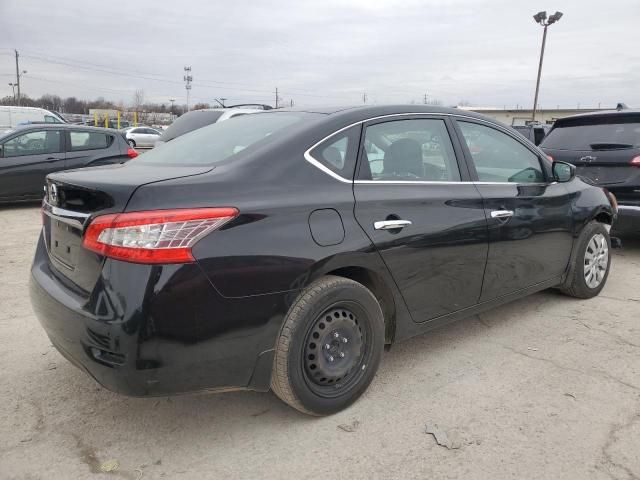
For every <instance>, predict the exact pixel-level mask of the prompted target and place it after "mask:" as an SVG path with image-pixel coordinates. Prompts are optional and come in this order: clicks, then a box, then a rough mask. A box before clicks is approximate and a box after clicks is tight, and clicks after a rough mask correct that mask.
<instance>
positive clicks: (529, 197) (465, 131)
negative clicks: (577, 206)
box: [456, 119, 573, 301]
mask: <svg viewBox="0 0 640 480" xmlns="http://www.w3.org/2000/svg"><path fill="white" fill-rule="evenodd" d="M456 124H457V127H458V132H459V137H460V138H461V140H462V142H461V143H462V144H463V148H464V150H465V154H466V155H467V158H468V162H467V163H468V164H469V169H470V170H471V175H472V176H473V177H474V179H475V180H477V183H476V185H477V188H478V190H479V191H480V194H481V195H482V197H483V200H484V208H485V212H486V217H487V222H488V231H489V255H488V257H487V268H486V273H485V276H484V285H483V288H482V296H481V300H482V301H485V300H491V299H493V298H496V297H499V296H501V295H506V294H509V293H512V292H515V291H517V290H521V289H523V288H527V287H531V286H534V285H537V284H542V283H543V282H547V281H551V280H553V279H558V278H559V277H560V276H561V275H562V274H563V273H564V271H565V270H566V268H567V265H568V262H569V257H570V255H571V249H572V247H573V236H572V229H573V220H572V218H573V216H572V212H571V201H570V194H569V192H568V190H567V188H566V187H565V186H564V185H563V184H561V183H556V182H553V181H550V178H549V177H550V171H549V170H550V169H548V168H547V167H546V166H545V165H544V164H543V163H542V162H546V161H547V160H546V159H543V158H542V156H541V155H540V153H539V152H537V151H536V150H535V149H532V148H530V147H529V146H528V145H526V144H525V142H522V141H520V140H519V138H518V137H517V135H514V134H512V133H511V132H507V130H506V129H505V130H502V129H499V127H496V126H494V125H492V124H486V123H484V122H482V121H476V120H471V119H464V120H463V119H458V120H456Z"/></svg>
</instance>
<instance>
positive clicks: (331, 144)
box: [310, 126, 360, 180]
mask: <svg viewBox="0 0 640 480" xmlns="http://www.w3.org/2000/svg"><path fill="white" fill-rule="evenodd" d="M359 140H360V127H359V126H356V127H351V128H349V129H347V130H344V131H343V132H340V133H338V134H336V135H334V136H332V137H331V138H329V139H327V140H325V141H324V142H322V143H321V144H320V145H318V146H317V147H316V148H314V149H313V150H311V152H310V153H311V156H312V157H313V158H314V159H315V160H317V161H318V162H320V163H321V164H322V165H324V166H325V167H327V168H328V169H329V170H331V171H332V172H335V173H337V174H338V175H340V176H341V177H343V178H347V179H349V180H351V179H353V171H354V168H355V164H356V157H357V155H358V142H359Z"/></svg>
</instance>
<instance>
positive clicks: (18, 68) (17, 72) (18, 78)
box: [14, 50, 20, 106]
mask: <svg viewBox="0 0 640 480" xmlns="http://www.w3.org/2000/svg"><path fill="white" fill-rule="evenodd" d="M14 51H15V52H16V87H18V102H17V103H18V106H20V66H19V65H18V57H19V55H18V50H14Z"/></svg>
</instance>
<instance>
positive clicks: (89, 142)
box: [69, 131, 113, 152]
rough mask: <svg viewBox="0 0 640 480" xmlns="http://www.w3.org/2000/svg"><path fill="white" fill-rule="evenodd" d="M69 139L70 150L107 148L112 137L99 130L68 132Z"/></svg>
mask: <svg viewBox="0 0 640 480" xmlns="http://www.w3.org/2000/svg"><path fill="white" fill-rule="evenodd" d="M69 137H70V139H71V148H70V149H69V150H71V151H72V152H75V151H79V150H98V149H101V148H107V147H108V146H109V145H111V142H112V140H113V138H112V137H111V135H108V134H106V133H100V132H79V131H71V132H69Z"/></svg>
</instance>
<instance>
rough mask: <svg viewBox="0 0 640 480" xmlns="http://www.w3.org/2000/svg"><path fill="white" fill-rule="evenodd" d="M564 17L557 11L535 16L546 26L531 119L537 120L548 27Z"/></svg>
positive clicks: (540, 13)
mask: <svg viewBox="0 0 640 480" xmlns="http://www.w3.org/2000/svg"><path fill="white" fill-rule="evenodd" d="M561 18H562V12H556V13H554V14H553V15H551V16H550V17H549V18H547V12H538V13H536V14H535V15H534V16H533V19H534V20H535V22H536V23H538V24H540V25H541V26H543V27H544V33H543V34H542V47H541V48H540V63H539V64H538V79H537V80H536V95H535V97H534V99H533V112H532V113H531V120H532V121H535V120H536V109H537V108H538V92H539V90H540V74H541V73H542V60H543V58H544V47H545V44H546V43H547V28H548V27H549V25H553V24H554V23H556V22H557V21H558V20H560V19H561Z"/></svg>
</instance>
